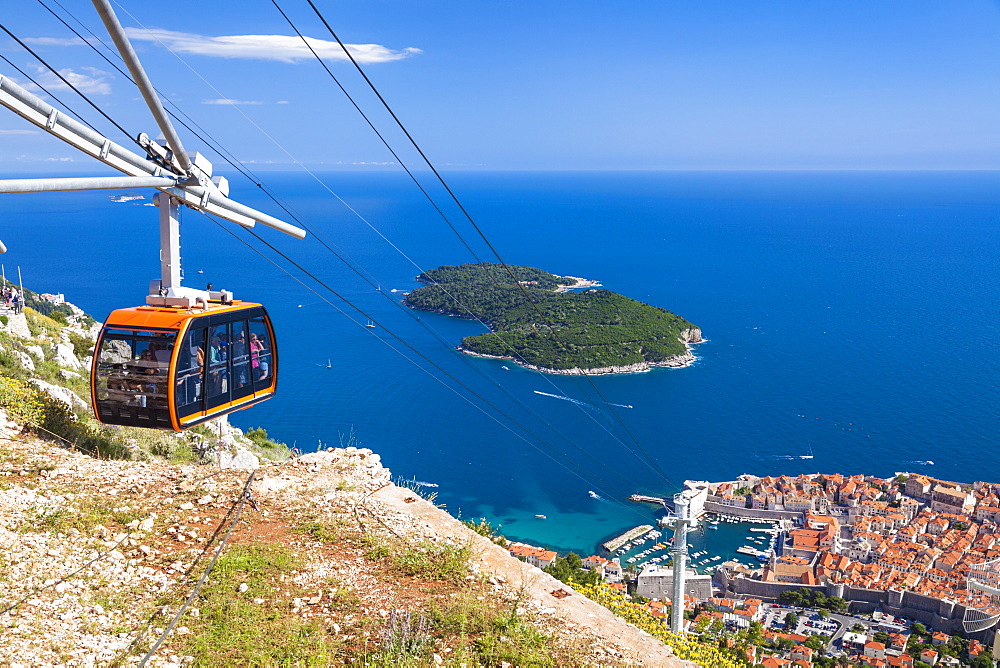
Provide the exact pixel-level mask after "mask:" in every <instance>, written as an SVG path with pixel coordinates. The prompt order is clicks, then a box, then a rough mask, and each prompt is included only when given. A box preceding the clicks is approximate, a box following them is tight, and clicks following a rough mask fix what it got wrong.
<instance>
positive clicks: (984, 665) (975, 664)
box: [969, 654, 993, 668]
mask: <svg viewBox="0 0 1000 668" xmlns="http://www.w3.org/2000/svg"><path fill="white" fill-rule="evenodd" d="M969 665H970V666H972V668H993V659H991V658H990V657H988V656H986V655H985V654H980V655H979V656H974V657H972V659H971V660H970V661H969Z"/></svg>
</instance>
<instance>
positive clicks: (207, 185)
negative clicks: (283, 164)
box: [0, 75, 306, 239]
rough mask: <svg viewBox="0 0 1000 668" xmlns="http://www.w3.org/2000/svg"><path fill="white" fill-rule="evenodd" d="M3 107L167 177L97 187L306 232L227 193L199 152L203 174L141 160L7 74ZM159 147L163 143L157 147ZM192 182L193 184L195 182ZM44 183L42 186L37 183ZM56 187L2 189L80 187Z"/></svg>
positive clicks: (109, 157) (106, 156)
mask: <svg viewBox="0 0 1000 668" xmlns="http://www.w3.org/2000/svg"><path fill="white" fill-rule="evenodd" d="M0 105H3V106H4V107H7V108H8V109H10V110H11V111H13V112H14V113H15V114H17V115H18V116H20V117H21V118H24V119H25V120H27V121H29V122H30V123H33V124H34V125H36V126H38V127H39V128H41V129H42V130H45V131H46V132H48V133H49V134H51V135H53V136H55V137H58V138H59V139H62V140H63V141H64V142H66V143H67V144H69V145H70V146H73V147H74V148H77V149H79V150H81V151H83V152H84V153H86V154H87V155H90V156H91V157H93V158H96V159H97V160H100V161H101V162H103V163H104V164H106V165H108V166H109V167H113V168H115V169H117V170H118V171H120V172H124V173H125V174H127V175H129V176H132V177H156V178H160V179H163V181H161V182H158V183H157V184H155V185H154V184H153V182H151V181H145V182H135V183H130V182H127V181H122V182H121V185H118V186H111V185H98V186H96V188H97V189H104V188H111V187H119V188H141V187H154V188H159V189H160V190H162V191H163V192H165V193H167V194H169V195H171V196H172V197H174V198H176V199H178V200H180V201H181V202H182V203H184V204H186V205H187V206H189V207H191V208H194V209H201V210H204V211H205V212H206V213H211V214H213V215H216V216H218V217H219V218H224V219H226V220H229V221H231V222H234V223H237V224H239V225H243V226H244V227H253V225H254V223H255V222H258V223H261V224H262V225H267V226H268V227H272V228H274V229H276V230H278V231H279V232H284V233H285V234H288V235H291V236H293V237H296V238H298V239H301V238H303V237H304V236H305V235H306V233H305V230H303V229H301V228H298V227H295V226H294V225H290V224H288V223H286V222H284V221H282V220H279V219H277V218H274V217H273V216H269V215H268V214H266V213H263V212H261V211H257V210H256V209H252V208H250V207H248V206H246V205H244V204H240V203H239V202H235V201H233V200H231V199H229V198H228V197H226V195H227V194H228V190H229V186H228V183H227V182H226V180H225V179H224V178H221V177H216V178H215V179H211V175H212V171H211V170H212V166H211V163H209V162H208V161H207V160H205V159H204V158H202V157H200V156H197V154H196V157H195V160H194V161H190V162H191V164H192V165H194V166H195V169H196V170H197V171H198V172H199V176H201V178H197V177H193V176H180V175H177V174H175V173H173V171H171V170H170V169H167V168H166V167H164V166H162V165H160V164H157V163H156V162H154V161H152V160H151V159H149V158H143V157H141V156H139V155H137V154H135V153H133V152H132V151H129V150H128V149H126V148H124V147H122V146H121V145H119V144H116V143H115V142H113V141H111V140H110V139H108V138H107V137H105V136H104V135H102V134H100V133H99V132H94V131H93V130H91V129H90V128H88V127H87V126H85V125H83V124H82V123H78V122H77V121H75V120H73V119H72V118H70V117H69V116H67V115H65V114H63V113H61V112H60V111H59V110H58V109H56V108H55V107H53V106H52V105H50V104H48V103H47V102H45V101H44V100H42V99H40V98H39V97H37V96H35V95H33V94H32V93H29V92H28V91H26V90H25V89H24V88H22V87H20V86H18V85H17V84H16V83H15V82H14V81H12V80H11V79H10V78H9V77H5V76H3V75H0ZM139 139H140V143H143V144H146V146H147V151H150V152H152V150H154V149H153V146H156V145H155V144H153V142H151V141H149V139H148V138H147V137H145V135H140V137H139ZM157 148H159V147H158V146H157ZM172 154H173V152H172V151H167V152H166V155H167V157H168V158H169V157H172ZM191 181H194V183H191ZM18 183H21V184H23V188H22V189H18V188H17V184H18ZM40 183H41V184H42V185H39V184H40ZM58 185H59V180H58V179H13V180H9V181H6V182H4V188H5V189H4V190H3V192H5V193H12V192H43V191H53V190H80V189H81V188H79V187H75V186H74V187H70V188H59V187H57V186H58Z"/></svg>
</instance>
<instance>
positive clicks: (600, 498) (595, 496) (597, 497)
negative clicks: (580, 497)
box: [587, 490, 611, 503]
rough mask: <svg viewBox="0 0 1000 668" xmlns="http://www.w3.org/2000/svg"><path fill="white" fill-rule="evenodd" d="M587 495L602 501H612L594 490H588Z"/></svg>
mask: <svg viewBox="0 0 1000 668" xmlns="http://www.w3.org/2000/svg"><path fill="white" fill-rule="evenodd" d="M587 496H589V497H590V498H592V499H596V500H598V501H600V502H601V503H611V502H610V501H608V500H607V499H605V498H604V497H603V496H601V495H600V494H598V493H597V492H595V491H594V490H588V491H587Z"/></svg>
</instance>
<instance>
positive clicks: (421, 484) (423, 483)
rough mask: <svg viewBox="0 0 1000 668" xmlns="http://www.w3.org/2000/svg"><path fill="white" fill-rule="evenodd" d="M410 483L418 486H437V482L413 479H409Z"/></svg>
mask: <svg viewBox="0 0 1000 668" xmlns="http://www.w3.org/2000/svg"><path fill="white" fill-rule="evenodd" d="M411 484H413V485H419V486H420V487H437V486H438V484H437V483H436V482H421V481H419V480H413V481H411Z"/></svg>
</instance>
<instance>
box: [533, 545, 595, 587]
mask: <svg viewBox="0 0 1000 668" xmlns="http://www.w3.org/2000/svg"><path fill="white" fill-rule="evenodd" d="M545 572H546V573H548V574H549V575H551V576H552V577H554V578H556V579H557V580H560V581H562V582H576V583H577V584H585V585H595V584H598V583H599V582H600V581H601V576H600V575H598V574H597V571H588V570H586V569H585V568H583V561H582V560H581V559H580V555H578V554H576V553H575V552H570V553H569V554H567V555H566V556H565V557H556V560H555V561H554V562H552V565H550V566H549V567H547V568H546V569H545Z"/></svg>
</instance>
